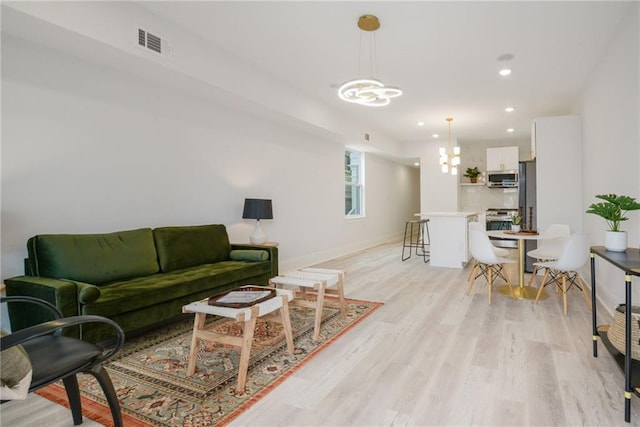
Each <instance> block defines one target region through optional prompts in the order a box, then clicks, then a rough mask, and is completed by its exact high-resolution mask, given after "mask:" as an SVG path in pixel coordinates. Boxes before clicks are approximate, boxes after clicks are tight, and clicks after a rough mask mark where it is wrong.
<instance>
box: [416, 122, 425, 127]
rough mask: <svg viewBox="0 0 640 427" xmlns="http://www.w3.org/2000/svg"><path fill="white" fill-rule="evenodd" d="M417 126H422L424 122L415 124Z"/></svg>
mask: <svg viewBox="0 0 640 427" xmlns="http://www.w3.org/2000/svg"><path fill="white" fill-rule="evenodd" d="M416 124H417V125H418V126H424V122H416Z"/></svg>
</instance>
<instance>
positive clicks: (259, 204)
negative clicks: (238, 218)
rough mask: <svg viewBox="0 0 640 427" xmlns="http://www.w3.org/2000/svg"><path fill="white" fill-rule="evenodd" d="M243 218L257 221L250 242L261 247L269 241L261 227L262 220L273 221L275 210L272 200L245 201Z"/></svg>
mask: <svg viewBox="0 0 640 427" xmlns="http://www.w3.org/2000/svg"><path fill="white" fill-rule="evenodd" d="M242 218H245V219H255V220H256V228H255V229H254V230H253V234H251V237H250V238H249V240H250V241H251V243H253V244H254V245H259V244H262V243H264V242H266V241H267V235H266V234H264V231H262V228H261V227H260V220H261V219H273V209H272V207H271V199H244V211H243V212H242Z"/></svg>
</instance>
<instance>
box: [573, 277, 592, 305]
mask: <svg viewBox="0 0 640 427" xmlns="http://www.w3.org/2000/svg"><path fill="white" fill-rule="evenodd" d="M576 280H577V281H578V282H579V284H580V290H582V296H583V297H584V300H585V301H586V302H587V306H588V307H589V310H592V311H593V305H592V303H591V298H590V297H589V294H588V293H587V288H585V285H584V281H583V280H582V278H581V277H580V275H579V274H578V273H577V272H576Z"/></svg>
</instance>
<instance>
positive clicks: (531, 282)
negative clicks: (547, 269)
mask: <svg viewBox="0 0 640 427" xmlns="http://www.w3.org/2000/svg"><path fill="white" fill-rule="evenodd" d="M537 274H538V266H537V265H534V266H533V272H532V273H531V279H529V286H533V282H534V281H535V280H536V275H537Z"/></svg>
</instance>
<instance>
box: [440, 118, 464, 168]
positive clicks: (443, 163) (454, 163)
mask: <svg viewBox="0 0 640 427" xmlns="http://www.w3.org/2000/svg"><path fill="white" fill-rule="evenodd" d="M452 121H453V117H447V122H448V123H449V144H448V146H447V148H444V147H440V168H441V170H442V173H449V172H451V175H458V165H459V164H460V147H458V146H455V147H453V149H452V148H451V122H452Z"/></svg>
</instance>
